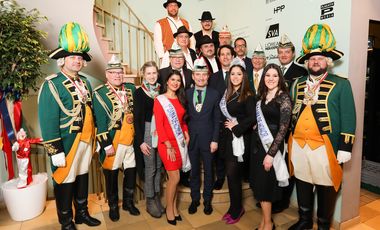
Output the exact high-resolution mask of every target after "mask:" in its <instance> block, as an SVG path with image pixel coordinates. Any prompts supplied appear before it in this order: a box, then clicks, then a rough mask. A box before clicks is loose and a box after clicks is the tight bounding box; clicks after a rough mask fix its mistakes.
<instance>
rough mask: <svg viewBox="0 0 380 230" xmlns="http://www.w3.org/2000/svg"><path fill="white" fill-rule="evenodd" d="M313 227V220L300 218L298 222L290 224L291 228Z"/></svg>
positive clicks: (297, 229)
mask: <svg viewBox="0 0 380 230" xmlns="http://www.w3.org/2000/svg"><path fill="white" fill-rule="evenodd" d="M305 229H313V220H306V219H301V218H300V219H299V220H298V222H297V223H295V224H293V225H292V226H290V228H289V230H305Z"/></svg>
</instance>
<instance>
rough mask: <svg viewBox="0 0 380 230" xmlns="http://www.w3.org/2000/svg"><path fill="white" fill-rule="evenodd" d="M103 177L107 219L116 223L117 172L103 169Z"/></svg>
mask: <svg viewBox="0 0 380 230" xmlns="http://www.w3.org/2000/svg"><path fill="white" fill-rule="evenodd" d="M103 173H104V176H105V178H106V193H107V199H108V206H109V208H110V210H109V214H108V215H109V218H110V219H111V220H112V221H113V222H116V221H118V220H119V219H120V213H119V206H118V202H119V197H118V186H117V183H118V175H119V170H107V169H103Z"/></svg>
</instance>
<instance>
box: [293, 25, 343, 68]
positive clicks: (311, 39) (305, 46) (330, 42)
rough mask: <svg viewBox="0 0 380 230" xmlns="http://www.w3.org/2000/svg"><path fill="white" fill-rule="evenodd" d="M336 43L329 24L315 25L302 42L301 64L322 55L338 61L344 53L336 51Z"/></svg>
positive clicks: (299, 59)
mask: <svg viewBox="0 0 380 230" xmlns="http://www.w3.org/2000/svg"><path fill="white" fill-rule="evenodd" d="M335 46H336V41H335V38H334V35H333V33H332V32H331V29H330V27H329V26H328V25H327V24H314V25H312V26H310V27H309V29H307V31H306V33H305V36H304V37H303V40H302V51H301V56H300V57H298V58H297V62H298V63H300V64H303V63H305V61H306V60H308V59H309V58H310V57H312V56H314V55H322V56H325V57H330V58H332V59H333V60H338V59H339V58H341V57H342V56H343V52H341V51H338V50H336V49H335Z"/></svg>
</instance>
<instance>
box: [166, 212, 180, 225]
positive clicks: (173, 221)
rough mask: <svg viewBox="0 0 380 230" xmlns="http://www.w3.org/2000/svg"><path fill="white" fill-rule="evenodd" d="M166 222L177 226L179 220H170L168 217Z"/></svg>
mask: <svg viewBox="0 0 380 230" xmlns="http://www.w3.org/2000/svg"><path fill="white" fill-rule="evenodd" d="M165 215H166V214H165ZM166 221H167V222H168V224H171V225H177V220H176V219H175V218H174V220H169V219H168V215H166Z"/></svg>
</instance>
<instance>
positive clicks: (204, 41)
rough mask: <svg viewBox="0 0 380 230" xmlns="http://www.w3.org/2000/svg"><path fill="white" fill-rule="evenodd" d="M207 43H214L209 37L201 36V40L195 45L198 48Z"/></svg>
mask: <svg viewBox="0 0 380 230" xmlns="http://www.w3.org/2000/svg"><path fill="white" fill-rule="evenodd" d="M208 43H213V44H214V41H213V40H212V39H211V38H210V36H208V35H203V36H202V37H201V39H200V40H199V42H198V43H197V45H198V47H199V48H200V47H201V46H202V45H204V44H208Z"/></svg>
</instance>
